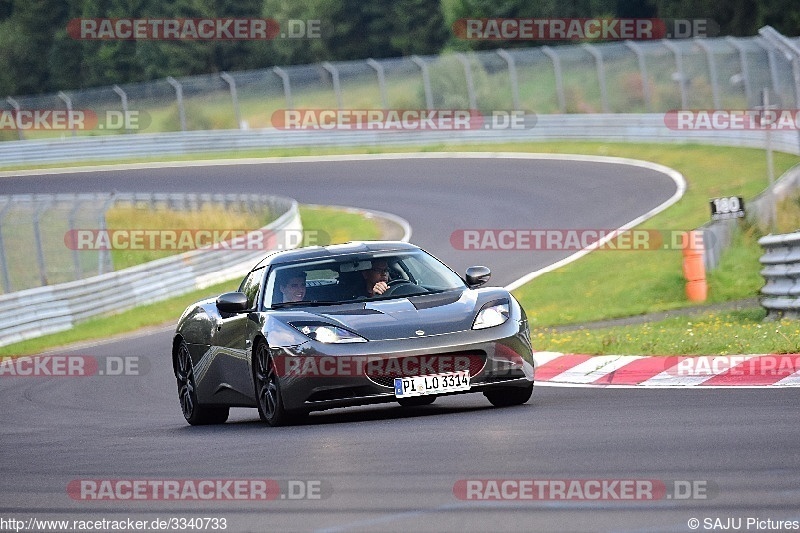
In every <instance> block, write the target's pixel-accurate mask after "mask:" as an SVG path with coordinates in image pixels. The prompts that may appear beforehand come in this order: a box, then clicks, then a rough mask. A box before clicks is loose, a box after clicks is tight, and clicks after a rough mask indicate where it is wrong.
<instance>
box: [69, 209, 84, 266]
mask: <svg viewBox="0 0 800 533" xmlns="http://www.w3.org/2000/svg"><path fill="white" fill-rule="evenodd" d="M82 202H83V201H82V200H81V199H80V198H75V205H73V206H72V209H70V211H69V216H68V217H67V224H68V225H69V231H70V235H72V237H73V239H74V238H75V215H77V214H78V211H79V210H80V207H81V203H82ZM72 242H73V244H74V245H77V242H75V241H74V240H73V241H72ZM72 266H73V268H74V269H75V278H74V279H81V278H82V277H83V265H82V264H81V257H80V251H79V250H78V247H77V246H73V248H72Z"/></svg>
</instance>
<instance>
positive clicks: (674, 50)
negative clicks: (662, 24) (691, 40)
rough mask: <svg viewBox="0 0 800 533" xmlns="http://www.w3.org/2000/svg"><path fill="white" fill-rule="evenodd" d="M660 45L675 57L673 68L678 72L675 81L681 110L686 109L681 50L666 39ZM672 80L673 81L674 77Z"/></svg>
mask: <svg viewBox="0 0 800 533" xmlns="http://www.w3.org/2000/svg"><path fill="white" fill-rule="evenodd" d="M661 44H663V45H664V47H665V48H667V49H668V50H669V51H670V52H672V54H673V55H674V56H675V68H676V69H677V71H678V72H676V73H675V75H676V76H677V78H678V79H677V80H675V81H677V82H678V86H679V87H680V90H681V109H686V108H687V107H689V104H688V101H689V98H688V95H687V93H686V74H685V73H684V71H683V55H682V54H681V49H680V48H678V47H677V46H675V44H674V43H671V42H669V41H668V40H667V39H662V40H661ZM673 79H675V77H674V76H673Z"/></svg>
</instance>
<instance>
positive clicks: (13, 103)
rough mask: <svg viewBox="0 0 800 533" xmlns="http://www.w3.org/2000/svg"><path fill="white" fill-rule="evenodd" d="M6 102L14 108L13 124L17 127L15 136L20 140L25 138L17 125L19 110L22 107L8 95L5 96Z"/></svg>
mask: <svg viewBox="0 0 800 533" xmlns="http://www.w3.org/2000/svg"><path fill="white" fill-rule="evenodd" d="M6 102H8V103H9V105H11V107H13V108H14V126H15V127H16V128H17V137H19V140H20V141H24V140H25V135H24V134H23V133H22V128H20V127H19V112H20V110H21V109H22V108H21V107H20V105H19V102H17V101H16V100H14V99H13V98H11V97H10V96H7V97H6Z"/></svg>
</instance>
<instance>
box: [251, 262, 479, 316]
mask: <svg viewBox="0 0 800 533" xmlns="http://www.w3.org/2000/svg"><path fill="white" fill-rule="evenodd" d="M378 283H381V284H382V285H380V287H379V288H378V289H377V290H375V289H374V287H375V285H376V284H378ZM463 288H465V285H464V282H463V281H462V280H461V278H460V277H458V275H456V274H455V273H454V272H453V271H452V270H450V269H449V268H447V267H446V266H445V265H443V264H442V263H441V262H439V261H438V260H437V259H435V258H434V257H432V256H430V255H429V254H427V253H425V252H423V251H422V250H415V251H403V252H387V253H380V254H363V253H362V254H352V255H345V256H337V257H334V258H326V259H318V260H310V261H304V262H300V263H291V264H287V265H280V266H276V267H273V268H272V270H271V271H270V274H269V277H268V279H267V284H266V288H265V294H266V295H267V296H268V297H267V298H265V301H264V304H265V305H267V306H271V307H273V308H278V307H290V306H297V305H324V304H337V303H345V302H359V301H367V300H370V301H371V300H379V299H391V298H401V297H408V296H416V295H422V294H431V293H437V292H443V291H448V290H454V289H463ZM380 291H383V292H380Z"/></svg>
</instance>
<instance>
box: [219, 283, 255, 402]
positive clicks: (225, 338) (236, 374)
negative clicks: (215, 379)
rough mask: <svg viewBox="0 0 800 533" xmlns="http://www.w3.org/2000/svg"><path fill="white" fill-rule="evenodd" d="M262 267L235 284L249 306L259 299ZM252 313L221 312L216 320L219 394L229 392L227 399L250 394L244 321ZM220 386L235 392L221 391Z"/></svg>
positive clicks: (251, 307) (247, 319)
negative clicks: (240, 282)
mask: <svg viewBox="0 0 800 533" xmlns="http://www.w3.org/2000/svg"><path fill="white" fill-rule="evenodd" d="M263 274H264V268H260V269H258V270H254V271H252V272H250V274H248V275H247V277H246V278H245V279H244V280H243V281H242V284H241V285H240V287H239V291H240V292H243V293H245V294H246V295H247V304H248V308H249V309H253V306H254V305H255V304H256V302H259V301H260V299H259V295H260V291H261V281H262V278H263ZM250 315H252V313H237V314H227V313H223V315H222V317H221V320H220V321H219V322H218V323H217V332H216V336H215V338H216V339H217V345H218V350H219V355H220V358H219V362H220V365H221V366H220V376H219V377H220V385H221V387H220V389H221V390H220V394H226V395H229V396H230V398H229V401H236V399H237V397H238V401H240V402H242V401H244V399H245V398H252V396H253V390H252V389H253V381H252V377H251V375H250V361H249V359H250V348H251V347H250V346H248V345H247V329H248V326H247V323H248V321H249V320H251V318H250ZM223 389H228V390H229V391H235V393H233V392H230V393H225V392H223Z"/></svg>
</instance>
